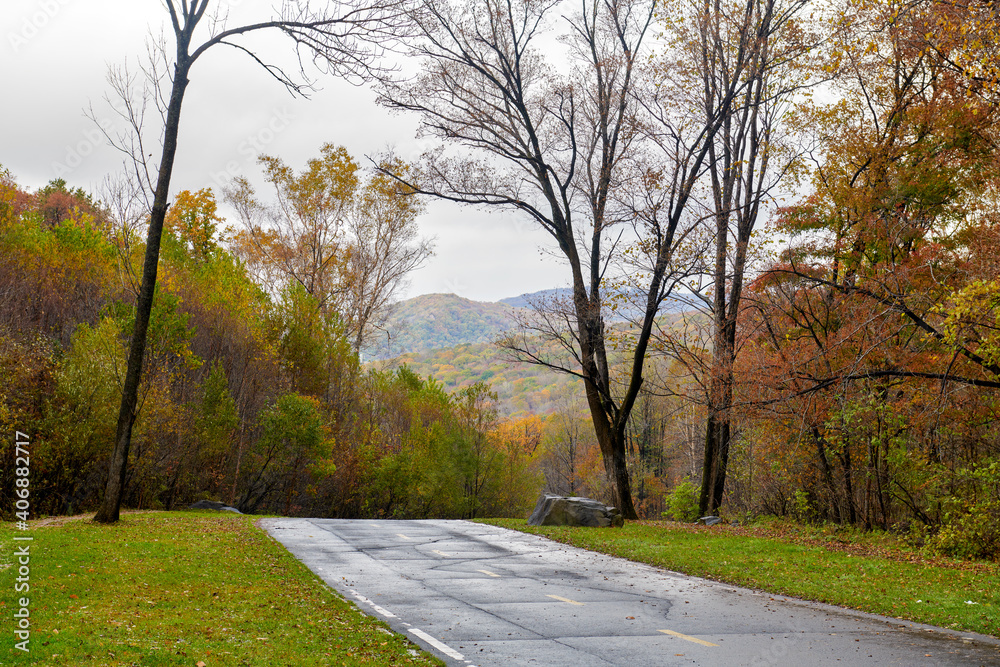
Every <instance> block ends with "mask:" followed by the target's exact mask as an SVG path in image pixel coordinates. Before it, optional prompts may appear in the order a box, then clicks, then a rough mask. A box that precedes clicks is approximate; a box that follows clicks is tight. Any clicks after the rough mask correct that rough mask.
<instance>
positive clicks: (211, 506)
mask: <svg viewBox="0 0 1000 667" xmlns="http://www.w3.org/2000/svg"><path fill="white" fill-rule="evenodd" d="M188 507H189V508H190V509H193V510H219V511H221V512H236V513H237V514H243V512H241V511H239V510H238V509H236V508H235V507H230V506H229V505H227V504H225V503H220V502H218V501H216V500H199V501H198V502H196V503H192V504H191V505H189V506H188Z"/></svg>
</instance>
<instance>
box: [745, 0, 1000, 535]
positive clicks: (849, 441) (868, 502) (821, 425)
mask: <svg viewBox="0 0 1000 667" xmlns="http://www.w3.org/2000/svg"><path fill="white" fill-rule="evenodd" d="M855 11H856V12H857V14H856V15H855V16H853V17H852V20H851V21H850V22H849V24H850V25H851V26H852V30H851V31H850V32H845V34H844V35H843V40H842V41H841V42H840V43H839V44H838V46H837V52H836V55H837V57H838V59H839V71H838V79H837V84H838V85H837V90H838V92H839V97H838V98H837V99H836V101H835V102H833V103H832V104H830V105H827V106H825V107H821V108H820V109H818V110H817V112H816V114H815V116H814V118H813V123H814V127H815V128H817V132H818V135H819V136H820V138H821V140H822V145H823V152H822V154H821V155H818V156H817V163H818V164H817V169H816V172H815V177H814V180H813V182H814V192H813V193H812V194H811V195H809V196H808V197H806V198H804V199H803V200H802V201H800V202H799V203H797V204H796V205H794V206H791V207H787V208H786V209H784V210H783V211H782V214H781V218H780V220H779V223H780V225H781V228H782V229H784V230H786V231H787V232H789V233H791V234H792V235H793V239H794V240H793V243H792V244H791V246H790V248H789V249H788V251H787V252H786V254H785V256H784V257H783V261H782V262H780V263H778V264H776V265H774V266H773V267H771V269H770V270H769V271H767V272H766V273H765V274H764V275H762V276H761V277H760V278H758V280H757V281H756V282H755V284H754V286H753V289H752V293H753V294H752V301H753V307H752V308H751V309H749V310H748V311H747V312H746V314H745V315H746V318H747V320H748V324H750V325H751V326H755V327H759V328H758V332H759V333H758V334H756V335H755V336H754V338H753V341H752V342H753V347H754V354H753V356H754V358H755V362H756V363H755V368H754V373H755V374H756V375H757V377H765V378H768V382H767V383H765V384H764V385H762V386H765V387H767V388H768V393H767V396H766V398H767V399H769V401H773V403H771V405H772V407H771V408H770V410H771V411H772V412H773V413H774V415H775V416H774V417H772V419H774V420H775V421H776V422H779V423H780V421H779V420H784V421H785V423H796V424H798V426H799V429H800V435H799V436H798V440H799V442H800V443H801V446H803V447H805V451H807V452H808V455H809V459H810V460H811V461H813V462H814V465H813V466H812V467H813V468H814V470H815V477H816V480H817V483H816V484H815V485H813V487H812V488H814V489H818V491H817V492H816V493H815V494H814V498H815V499H819V500H821V501H822V502H821V503H820V508H821V511H822V512H824V516H826V517H828V518H832V519H833V520H835V521H845V522H851V523H856V522H857V523H864V524H865V525H868V526H871V525H882V526H885V525H887V524H888V523H889V522H890V521H891V520H892V519H893V517H894V516H895V515H896V511H895V510H894V505H895V506H897V507H898V506H900V505H903V506H906V507H908V508H910V511H912V512H913V514H914V516H916V517H917V518H919V519H920V520H927V519H929V518H930V517H929V514H928V512H927V510H926V505H925V504H924V501H922V500H920V499H919V498H920V497H921V495H922V492H921V491H920V489H921V488H923V489H927V488H928V487H931V486H933V483H932V482H931V480H930V474H929V472H928V471H929V470H932V469H933V467H934V466H937V465H941V464H943V463H945V462H947V465H948V466H949V467H951V468H952V470H954V471H956V474H957V471H958V470H961V469H963V466H966V465H972V462H974V461H975V460H976V459H978V454H975V453H972V454H970V452H976V451H979V445H976V446H972V445H970V444H968V443H973V442H980V441H982V442H983V443H984V444H983V447H984V449H986V450H989V449H990V446H989V445H988V444H986V443H988V436H984V435H982V432H981V431H979V432H978V433H976V431H977V429H976V428H973V427H972V426H973V424H975V423H976V422H977V421H978V420H979V419H980V418H978V417H974V416H973V415H975V414H978V413H979V412H980V411H981V410H985V411H990V410H991V408H989V407H987V406H986V405H984V404H983V403H982V402H980V401H977V399H976V395H977V393H979V392H980V391H982V390H983V389H993V388H996V387H1000V384H998V371H1000V367H998V366H997V365H996V364H995V363H994V359H993V358H992V357H991V356H990V354H989V350H990V349H991V345H992V340H993V335H992V334H991V333H989V332H988V330H987V328H985V327H986V326H987V325H986V321H987V320H989V319H990V315H988V313H990V311H991V310H992V309H993V306H992V303H993V299H992V297H990V296H989V295H990V294H991V293H992V292H991V290H990V288H989V287H988V285H989V284H990V281H991V280H992V278H991V277H987V276H988V275H990V274H991V272H992V271H993V270H994V269H993V267H994V263H993V260H987V259H986V257H987V256H989V255H991V254H993V251H990V250H986V248H992V247H994V246H993V244H994V243H995V241H996V235H995V232H993V231H992V230H993V226H994V223H995V220H996V219H997V213H996V212H997V207H996V198H995V197H994V196H993V194H992V193H995V192H996V188H997V183H996V173H997V171H996V150H995V148H996V140H997V134H996V123H997V116H996V109H997V106H996V97H995V95H996V89H995V87H993V86H991V85H988V83H989V82H986V81H983V80H981V77H980V74H981V72H982V65H983V64H984V63H988V62H990V60H991V58H993V62H996V61H995V55H993V56H991V55H990V48H986V47H987V46H988V45H989V44H990V43H991V40H993V41H992V44H994V45H995V44H996V41H995V34H996V33H995V30H991V28H990V27H989V23H988V22H987V23H985V24H984V23H982V22H981V19H982V13H981V12H980V11H979V9H978V8H974V7H966V8H956V7H945V6H943V5H939V4H935V3H913V4H910V3H907V4H898V5H897V4H893V5H875V4H870V5H869V4H865V3H862V4H860V5H857V6H856V7H855ZM971 24H977V25H979V26H980V27H981V28H983V30H982V32H981V33H978V34H977V35H976V36H974V37H973V36H970V33H969V31H968V30H967V29H958V28H957V27H956V26H962V25H965V26H966V28H967V27H968V26H969V25H971ZM994 27H995V24H994ZM993 48H994V49H995V47H993ZM968 50H971V51H975V52H978V53H979V54H980V56H981V58H982V60H981V61H980V62H979V63H978V65H977V66H976V67H974V68H972V70H971V72H972V73H971V74H970V69H968V68H966V67H959V66H957V61H958V60H962V61H963V62H965V63H966V64H967V65H970V63H969V62H968V61H967V60H966V59H965V56H966V51H968ZM959 54H961V55H959ZM988 267H989V268H988ZM972 295H975V296H972ZM973 303H975V304H976V305H974V306H973V305H972V304H973ZM750 320H752V322H750ZM959 332H961V333H959ZM988 402H989V401H987V404H988ZM959 404H960V405H962V406H963V409H964V410H965V411H966V417H967V419H961V420H959V421H960V422H962V426H961V427H960V428H962V429H963V430H965V429H966V428H969V431H970V432H969V434H968V435H967V436H963V437H965V438H967V440H966V446H965V447H962V448H955V447H953V446H952V445H948V446H947V447H945V446H944V443H946V442H947V441H949V440H951V436H949V435H947V434H946V433H943V432H942V431H941V430H940V428H939V426H938V425H939V424H940V423H941V420H942V419H944V415H945V414H954V410H955V407H956V406H957V405H959ZM973 433H976V434H975V435H973ZM984 437H986V438H987V440H982V439H983V438H984ZM789 438H790V439H792V440H793V441H794V439H795V436H794V435H793V434H789ZM945 449H950V450H951V452H950V453H948V454H944V453H943V452H944V451H945ZM963 449H964V451H965V452H966V453H964V454H960V453H959V452H960V451H961V450H963ZM970 459H971V461H970ZM921 460H923V463H921V462H920V461H921ZM904 463H905V465H903V464H904ZM921 475H923V478H921ZM907 478H908V479H907Z"/></svg>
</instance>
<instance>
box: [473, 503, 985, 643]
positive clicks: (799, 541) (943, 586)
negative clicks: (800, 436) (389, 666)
mask: <svg viewBox="0 0 1000 667" xmlns="http://www.w3.org/2000/svg"><path fill="white" fill-rule="evenodd" d="M484 523H490V524H492V525H496V526H502V527H504V528H512V529H514V530H520V531H522V532H526V533H532V534H535V535H544V536H545V537H548V538H550V539H553V540H556V541H558V542H563V543H565V544H571V545H573V546H577V547H581V548H583V549H590V550H593V551H598V552H601V553H606V554H609V555H612V556H618V557H621V558H627V559H629V560H632V561H636V562H639V563H648V564H649V565H655V566H657V567H662V568H664V569H667V570H672V571H675V572H682V573H684V574H688V575H693V576H697V577H704V578H706V579H712V580H714V581H720V582H725V583H728V584H735V585H738V586H745V587H747V588H753V589H759V590H762V591H766V592H768V593H773V594H775V595H789V596H793V597H797V598H802V599H805V600H814V601H817V602H825V603H828V604H833V605H838V606H843V607H849V608H852V609H859V610H861V611H866V612H870V613H874V614H882V615H885V616H892V617H895V618H900V619H905V620H909V621H916V622H918V623H928V624H931V625H937V626H940V627H944V628H950V629H953V630H965V631H972V632H979V633H982V634H987V635H993V636H997V637H1000V604H998V603H997V600H1000V565H998V564H997V563H990V562H983V561H979V562H973V561H968V560H956V559H952V558H947V557H941V556H935V555H933V554H928V553H926V552H923V551H921V550H919V549H915V548H912V547H910V546H908V545H907V544H906V543H905V541H903V540H901V539H899V538H898V537H896V536H893V535H890V534H887V533H881V532H865V531H859V530H854V529H850V528H844V527H838V526H833V525H824V526H805V525H802V524H798V523H792V522H788V521H764V522H759V523H756V524H752V525H749V526H731V525H716V526H712V527H705V526H698V525H692V524H681V523H675V522H666V521H640V522H628V523H626V524H625V526H624V528H621V529H614V530H612V529H606V528H567V527H556V526H529V525H527V523H526V522H525V521H523V520H514V519H497V520H488V521H484Z"/></svg>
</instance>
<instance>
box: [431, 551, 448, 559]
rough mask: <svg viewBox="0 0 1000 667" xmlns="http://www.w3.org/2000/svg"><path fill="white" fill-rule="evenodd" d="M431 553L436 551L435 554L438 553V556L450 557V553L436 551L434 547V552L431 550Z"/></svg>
mask: <svg viewBox="0 0 1000 667" xmlns="http://www.w3.org/2000/svg"><path fill="white" fill-rule="evenodd" d="M433 553H436V554H437V555H439V556H444V557H445V558H448V557H450V556H451V554H446V553H445V552H443V551H438V550H437V549H434V552H433Z"/></svg>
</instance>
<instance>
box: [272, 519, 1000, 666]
mask: <svg viewBox="0 0 1000 667" xmlns="http://www.w3.org/2000/svg"><path fill="white" fill-rule="evenodd" d="M261 523H262V525H263V526H264V527H265V528H266V529H267V530H268V532H269V533H270V534H271V535H272V536H273V537H274V538H275V539H277V540H278V541H280V542H281V543H282V544H284V545H285V547H286V548H287V549H288V550H289V551H291V553H293V554H294V555H295V556H296V557H297V558H298V559H299V560H301V561H302V562H303V563H305V564H306V565H307V566H308V567H309V568H310V569H311V570H312V571H313V572H315V573H316V574H318V575H319V576H320V577H322V579H323V580H324V581H326V582H327V583H328V584H329V585H331V586H332V587H333V588H335V589H336V590H338V591H339V592H340V593H341V594H343V595H344V596H345V597H346V598H348V599H349V600H352V601H354V602H355V603H356V604H357V605H358V606H359V607H360V608H361V609H362V610H363V611H365V612H366V613H368V614H370V615H373V616H376V617H378V618H381V619H382V620H385V621H386V622H387V623H388V624H389V625H390V626H391V627H392V628H393V629H394V630H395V631H397V632H399V633H401V634H404V635H406V636H408V637H409V638H410V639H411V640H412V641H414V642H415V643H417V644H420V645H421V646H422V647H423V648H425V649H427V650H429V651H431V652H432V653H434V654H436V655H438V656H439V657H440V658H442V659H443V660H445V662H447V663H448V664H449V665H481V666H484V667H485V666H486V665H496V666H502V667H513V666H515V665H544V666H546V667H557V666H563V665H565V666H567V667H585V666H589V665H628V666H630V667H645V666H647V665H648V666H653V665H726V666H729V665H754V666H756V665H808V666H809V667H820V666H825V665H906V666H908V667H909V666H918V665H927V666H935V667H937V666H952V665H954V666H958V665H997V666H1000V641H998V640H996V639H994V638H991V637H984V636H982V635H974V634H971V633H956V632H951V631H948V630H944V629H942V628H933V627H931V626H925V625H920V624H915V623H908V622H904V621H900V620H898V619H891V618H884V617H880V616H874V615H871V614H863V613H860V612H854V611H850V610H845V609H840V608H837V607H831V606H829V605H821V604H815V603H810V602H803V601H800V600H795V599H792V598H786V597H783V596H775V595H769V594H766V593H761V592H759V591H751V590H747V589H741V588H736V587H733V586H727V585H724V584H718V583H715V582H711V581H706V580H704V579H698V578H695V577H688V576H684V575H680V574H676V573H673V572H668V571H665V570H660V569H657V568H653V567H649V566H646V565H640V564H636V563H632V562H629V561H626V560H622V559H619V558H613V557H610V556H605V555H603V554H597V553H594V552H590V551H585V550H582V549H577V548H574V547H569V546H566V545H562V544H558V543H556V542H552V541H550V540H547V539H545V538H541V537H537V536H534V535H526V534H523V533H518V532H514V531H508V530H504V529H502V528H495V527H493V526H484V525H479V524H474V523H470V522H465V521H349V520H341V519H264V520H262V522H261Z"/></svg>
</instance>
